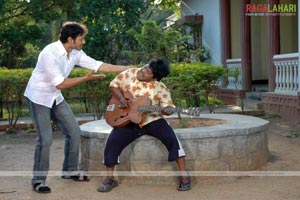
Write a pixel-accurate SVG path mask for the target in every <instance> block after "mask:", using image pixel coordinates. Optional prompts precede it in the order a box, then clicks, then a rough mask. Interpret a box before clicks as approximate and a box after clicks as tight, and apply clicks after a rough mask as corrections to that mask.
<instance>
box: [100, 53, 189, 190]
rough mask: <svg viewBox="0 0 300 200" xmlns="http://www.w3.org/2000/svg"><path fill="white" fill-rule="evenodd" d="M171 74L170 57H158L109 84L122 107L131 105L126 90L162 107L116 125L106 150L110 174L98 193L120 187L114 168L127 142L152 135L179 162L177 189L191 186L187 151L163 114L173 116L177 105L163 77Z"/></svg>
mask: <svg viewBox="0 0 300 200" xmlns="http://www.w3.org/2000/svg"><path fill="white" fill-rule="evenodd" d="M169 73H170V68H169V62H168V60H167V59H165V58H157V59H153V60H151V61H150V62H149V64H147V65H145V66H144V67H143V68H131V69H129V70H126V71H124V72H122V73H120V74H119V75H118V76H117V77H116V78H115V79H114V80H113V81H112V82H111V83H110V91H111V92H112V95H113V96H114V97H115V98H116V99H118V101H119V107H120V108H127V107H129V108H130V106H129V105H131V104H130V99H128V98H126V95H125V96H124V93H127V92H128V93H130V94H131V95H132V96H133V97H134V98H136V97H141V96H147V97H149V99H151V105H153V106H160V107H161V108H162V109H161V110H160V111H149V112H146V113H145V115H144V116H143V117H142V120H141V121H140V122H139V123H138V124H135V123H133V122H131V123H128V124H127V125H125V126H122V127H114V128H113V130H112V131H111V133H110V135H109V137H108V139H107V141H106V146H105V150H104V165H105V166H106V171H107V177H106V178H105V179H104V180H103V181H102V183H100V185H99V187H98V188H97V190H98V191H99V192H109V191H111V190H112V189H113V188H114V187H116V186H118V182H117V181H116V180H115V179H114V170H115V166H116V165H117V164H119V156H120V154H121V152H122V151H123V149H124V148H125V147H126V146H127V145H129V144H130V143H131V142H133V141H134V140H136V139H137V138H139V137H141V136H142V135H150V136H153V137H155V138H157V139H158V140H160V141H161V142H162V143H163V144H164V145H165V147H166V148H167V150H168V152H169V155H168V161H170V162H171V161H176V163H177V166H178V169H179V173H180V175H179V177H178V178H179V183H178V186H177V190H179V191H187V190H190V189H191V179H190V176H189V175H188V172H187V171H186V167H185V152H184V150H183V148H182V146H181V143H180V141H179V140H178V138H177V136H176V134H175V133H174V131H173V129H172V127H171V126H170V125H169V124H168V122H167V121H166V120H165V119H164V117H163V115H171V114H172V113H173V112H174V107H175V106H174V104H173V101H172V99H171V94H170V92H169V90H168V88H167V87H166V86H165V84H164V83H163V82H161V79H162V78H164V77H166V76H168V75H169Z"/></svg>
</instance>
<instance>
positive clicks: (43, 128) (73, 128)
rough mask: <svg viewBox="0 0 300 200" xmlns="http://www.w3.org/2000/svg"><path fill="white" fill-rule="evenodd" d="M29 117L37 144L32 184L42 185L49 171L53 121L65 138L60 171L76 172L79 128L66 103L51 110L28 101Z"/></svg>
mask: <svg viewBox="0 0 300 200" xmlns="http://www.w3.org/2000/svg"><path fill="white" fill-rule="evenodd" d="M28 107H29V111H30V115H31V118H32V121H33V124H34V127H35V129H36V131H37V135H38V137H37V142H36V148H35V154H34V166H33V178H32V184H33V185H34V184H36V183H43V182H45V180H46V177H47V175H48V171H49V154H50V146H51V144H52V137H53V132H52V125H51V120H53V121H55V122H56V123H57V124H58V125H59V127H60V128H61V130H62V132H63V134H64V136H65V149H64V154H65V158H64V163H63V168H62V170H63V171H64V172H70V171H74V170H78V160H79V143H80V128H79V125H78V123H77V122H76V119H75V117H74V115H73V112H72V110H71V109H70V107H69V105H68V104H67V102H66V101H63V102H61V103H60V104H58V105H55V103H54V104H53V106H52V108H48V107H46V106H42V105H39V104H35V103H33V102H32V101H30V100H29V99H28Z"/></svg>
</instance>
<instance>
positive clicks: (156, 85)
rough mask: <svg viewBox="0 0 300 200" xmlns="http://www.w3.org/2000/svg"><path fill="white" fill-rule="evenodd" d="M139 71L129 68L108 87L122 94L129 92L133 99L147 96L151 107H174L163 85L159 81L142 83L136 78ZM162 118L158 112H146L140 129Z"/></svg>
mask: <svg viewBox="0 0 300 200" xmlns="http://www.w3.org/2000/svg"><path fill="white" fill-rule="evenodd" d="M139 70H140V69H138V68H131V69H128V70H126V71H123V72H121V73H120V74H119V75H118V76H117V77H116V78H115V79H114V80H112V82H111V83H110V87H115V88H119V89H120V90H121V91H122V92H127V91H128V92H130V93H131V94H132V96H133V97H137V96H147V97H149V98H150V99H151V101H152V106H160V107H166V106H171V107H175V106H174V104H173V101H172V99H171V94H170V92H169V90H168V88H167V87H166V86H165V84H164V83H162V82H159V81H152V82H144V81H139V80H138V79H137V78H136V75H137V72H138V71H139ZM160 118H163V115H162V114H161V113H160V112H155V111H151V112H148V111H147V112H146V114H145V115H144V116H143V119H142V121H141V123H140V124H139V126H140V127H142V126H144V125H146V124H148V123H150V122H153V121H155V120H158V119H160Z"/></svg>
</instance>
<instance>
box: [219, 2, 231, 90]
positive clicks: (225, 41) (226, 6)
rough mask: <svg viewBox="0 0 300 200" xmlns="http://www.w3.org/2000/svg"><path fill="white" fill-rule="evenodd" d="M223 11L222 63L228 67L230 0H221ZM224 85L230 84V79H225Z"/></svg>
mask: <svg viewBox="0 0 300 200" xmlns="http://www.w3.org/2000/svg"><path fill="white" fill-rule="evenodd" d="M220 11H221V32H222V34H221V37H222V38H221V40H222V65H223V66H224V67H226V60H227V59H230V58H231V23H230V0H220ZM222 85H223V87H226V86H227V85H228V79H223V83H222Z"/></svg>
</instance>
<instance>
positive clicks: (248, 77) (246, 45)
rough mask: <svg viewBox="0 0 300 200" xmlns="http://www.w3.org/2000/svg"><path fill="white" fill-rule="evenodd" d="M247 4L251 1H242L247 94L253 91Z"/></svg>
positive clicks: (244, 68) (243, 57) (242, 38)
mask: <svg viewBox="0 0 300 200" xmlns="http://www.w3.org/2000/svg"><path fill="white" fill-rule="evenodd" d="M246 4H250V0H243V1H241V34H242V35H241V45H242V46H241V50H242V87H243V89H244V90H245V91H246V92H247V91H251V90H252V69H251V21H250V19H251V17H250V16H246Z"/></svg>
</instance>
